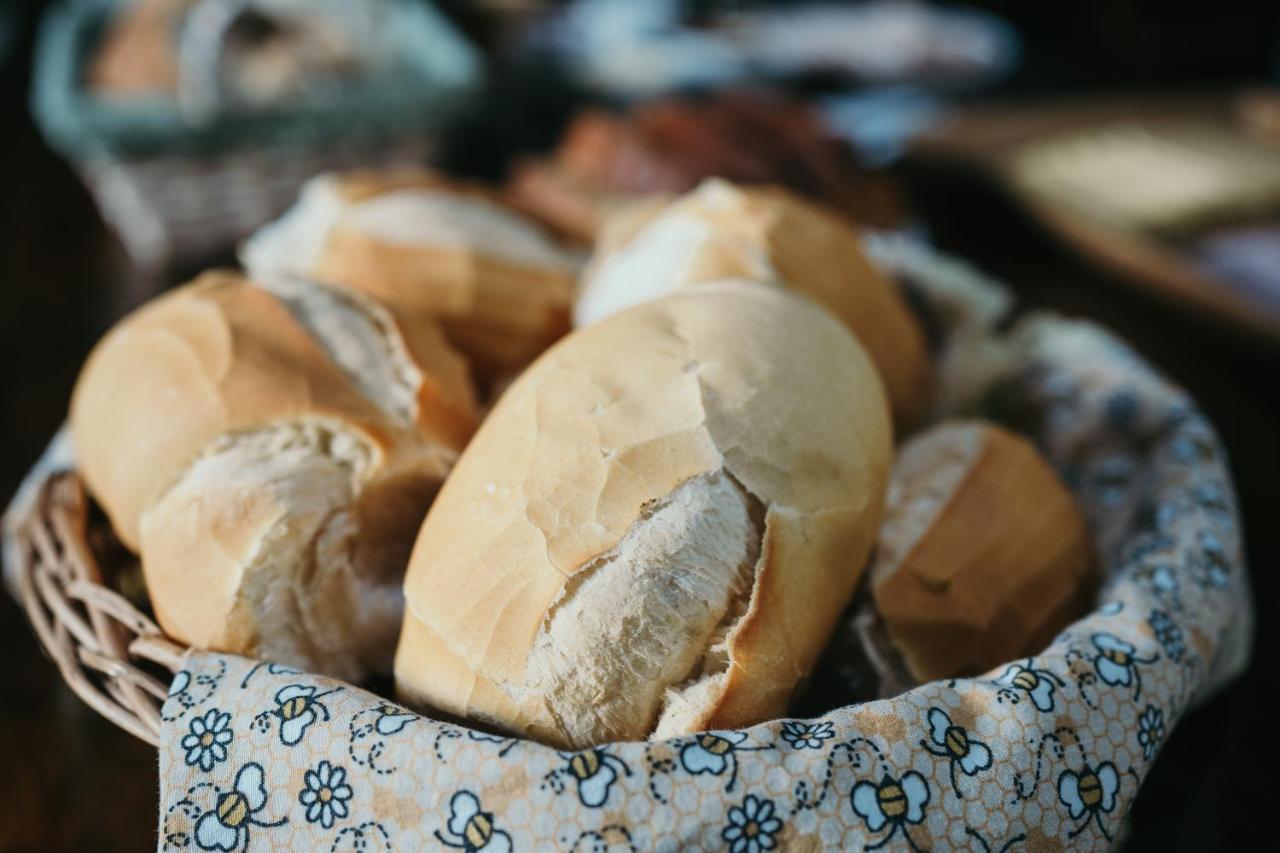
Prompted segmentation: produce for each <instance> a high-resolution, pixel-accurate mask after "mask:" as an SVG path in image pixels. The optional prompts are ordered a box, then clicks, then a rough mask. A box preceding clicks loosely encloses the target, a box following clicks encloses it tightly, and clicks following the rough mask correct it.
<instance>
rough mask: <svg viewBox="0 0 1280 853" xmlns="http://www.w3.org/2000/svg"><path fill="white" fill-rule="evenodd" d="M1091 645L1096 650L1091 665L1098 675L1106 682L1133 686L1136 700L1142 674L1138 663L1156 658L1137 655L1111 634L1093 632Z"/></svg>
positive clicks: (1152, 660)
mask: <svg viewBox="0 0 1280 853" xmlns="http://www.w3.org/2000/svg"><path fill="white" fill-rule="evenodd" d="M1093 645H1094V647H1095V648H1097V650H1098V654H1097V655H1096V656H1094V659H1093V666H1094V669H1096V670H1097V671H1098V677H1099V678H1101V679H1102V680H1103V682H1105V683H1106V684H1110V685H1113V686H1114V685H1123V686H1125V687H1128V686H1129V685H1131V684H1132V685H1133V686H1134V690H1133V698H1134V700H1135V701H1136V700H1137V699H1138V697H1139V696H1141V695H1142V674H1141V673H1139V672H1138V667H1137V665H1138V664H1148V663H1155V661H1156V658H1154V657H1151V658H1142V657H1138V655H1137V650H1136V649H1134V647H1133V646H1132V645H1131V644H1130V643H1126V642H1125V641H1124V640H1121V639H1120V638H1119V637H1117V636H1115V635H1113V634H1103V633H1099V634H1094V635H1093Z"/></svg>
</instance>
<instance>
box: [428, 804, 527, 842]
mask: <svg viewBox="0 0 1280 853" xmlns="http://www.w3.org/2000/svg"><path fill="white" fill-rule="evenodd" d="M447 830H448V831H447V832H446V833H441V832H440V830H438V829H437V830H436V831H435V836H436V838H438V839H439V840H440V843H441V844H444V845H445V846H446V847H453V848H455V849H458V850H462V851H464V853H477V851H480V850H484V851H487V853H510V851H511V836H510V835H508V834H507V833H505V832H503V831H502V830H500V829H496V828H495V827H494V825H493V812H486V811H483V810H482V809H481V808H480V800H479V798H477V797H476V795H475V794H473V793H471V792H470V791H459V792H458V793H456V794H454V795H453V797H452V798H450V800H449V821H448V823H447Z"/></svg>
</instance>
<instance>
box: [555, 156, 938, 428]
mask: <svg viewBox="0 0 1280 853" xmlns="http://www.w3.org/2000/svg"><path fill="white" fill-rule="evenodd" d="M735 277H741V278H749V279H753V280H756V281H760V282H765V283H770V284H775V285H781V286H785V287H789V288H792V289H794V290H796V291H798V292H800V293H803V294H805V295H806V296H808V297H810V298H812V299H814V300H816V301H817V302H818V303H819V304H821V305H822V306H823V307H825V308H827V309H828V310H829V311H831V312H832V313H834V314H835V315H836V317H838V318H839V319H840V320H841V321H842V322H843V323H844V324H845V325H846V326H848V327H849V329H851V330H852V331H853V333H854V334H855V335H857V337H858V339H859V340H860V341H861V342H862V345H863V346H864V347H865V348H866V350H867V352H868V353H869V354H870V355H871V358H872V360H873V361H874V362H875V364H876V367H877V368H878V369H879V370H880V374H881V376H882V378H883V380H884V383H885V387H886V389H887V391H888V394H889V399H890V402H891V404H892V406H893V413H894V416H895V417H896V418H897V419H898V420H899V422H900V423H904V424H907V423H911V422H912V421H913V420H914V419H915V418H916V417H917V415H918V414H919V412H920V410H921V407H922V405H923V404H924V402H925V398H926V395H927V392H928V386H929V363H928V354H927V352H926V348H925V339H924V334H923V332H922V330H921V329H920V327H919V324H918V323H917V322H916V320H915V318H914V317H913V316H912V315H911V312H910V310H909V309H908V308H907V306H906V304H905V302H904V301H903V300H902V298H901V297H900V296H899V294H898V293H897V292H896V291H895V289H894V287H893V285H892V284H891V283H890V282H889V281H888V280H887V279H885V278H884V277H883V276H882V275H881V274H880V273H879V272H877V271H876V269H875V268H874V267H873V266H872V265H871V264H870V263H869V262H868V261H867V259H866V257H865V255H864V254H863V252H862V248H861V245H860V241H859V238H858V234H857V232H856V231H855V230H854V229H853V227H852V226H850V225H848V224H847V223H845V222H844V221H842V220H841V219H840V218H839V217H837V216H836V215H835V214H832V213H828V212H826V211H824V210H822V209H821V208H819V207H817V206H816V205H814V204H812V203H809V202H806V201H803V200H801V199H800V198H798V197H797V196H794V195H792V194H790V193H789V192H787V191H785V190H781V189H772V188H764V189H743V188H740V187H736V186H734V185H732V184H729V183H726V182H725V181H721V180H710V181H705V182H704V183H702V184H701V185H700V186H699V187H698V188H697V189H696V190H694V191H693V192H691V193H689V194H687V195H684V196H681V197H680V198H678V199H676V200H674V201H671V202H670V203H668V204H659V203H655V202H654V201H652V200H647V201H643V202H639V206H638V207H634V208H630V209H626V210H623V211H620V212H619V213H617V214H615V215H614V216H613V217H612V218H611V219H610V220H609V222H608V224H607V225H606V226H605V229H604V232H603V233H602V235H601V239H600V242H599V244H598V245H597V248H596V252H595V254H594V256H593V258H592V260H591V263H590V264H589V265H588V268H587V270H586V272H585V273H584V276H583V281H582V286H581V289H580V291H579V294H578V297H577V301H576V304H575V306H574V325H577V326H583V325H587V324H589V323H594V322H596V321H597V320H600V319H602V318H604V317H607V316H609V315H610V314H613V313H615V312H617V311H619V310H621V309H623V308H626V307H628V306H631V305H635V304H638V303H640V302H643V301H645V300H648V299H653V298H655V297H658V296H662V295H664V294H667V293H671V292H673V291H675V290H678V289H680V288H683V287H687V286H691V285H697V284H701V283H704V282H708V281H716V280H719V279H722V278H735Z"/></svg>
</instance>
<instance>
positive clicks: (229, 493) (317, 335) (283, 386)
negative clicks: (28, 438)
mask: <svg viewBox="0 0 1280 853" xmlns="http://www.w3.org/2000/svg"><path fill="white" fill-rule="evenodd" d="M280 287H281V289H282V290H283V291H284V292H286V293H287V296H286V298H285V299H284V300H281V299H277V298H276V297H274V296H272V295H270V294H269V293H267V292H266V291H265V290H262V289H259V288H257V287H254V286H253V285H251V284H250V283H249V282H248V281H246V280H245V279H243V278H242V277H240V276H239V275H237V274H234V273H225V272H217V273H207V274H205V275H204V276H202V277H201V278H200V279H198V280H197V281H196V282H194V283H192V284H190V285H187V286H186V287H183V288H181V289H179V290H177V291H176V292H173V293H171V294H169V295H166V296H163V297H161V298H159V299H157V300H155V301H154V302H152V303H150V304H149V305H147V306H144V307H143V308H142V309H140V310H139V311H137V312H135V313H134V314H133V315H131V316H129V317H127V318H126V319H125V320H123V321H122V322H121V323H120V324H119V325H117V326H116V327H115V328H114V329H113V330H112V331H111V332H109V333H108V334H107V336H106V337H105V338H103V340H102V341H101V342H100V343H99V344H98V345H97V347H96V348H95V349H94V351H93V353H92V354H91V356H90V357H89V360H88V362H87V363H86V365H85V367H84V370H83V371H82V373H81V376H80V379H79V381H78V383H77V385H76V389H75V394H74V396H73V398H72V404H71V429H72V435H73V441H74V444H75V447H76V455H77V460H78V464H79V468H80V471H81V472H82V473H83V475H84V477H85V480H86V482H87V483H88V486H89V488H90V490H91V491H92V492H93V494H94V496H95V497H96V498H97V499H98V501H99V502H100V503H101V504H102V506H103V508H104V509H105V510H106V512H107V514H108V516H109V517H110V519H111V521H112V524H113V525H114V527H115V529H116V531H117V532H118V534H119V535H120V538H121V539H122V540H123V541H124V542H125V543H126V544H127V545H129V546H130V547H132V548H134V549H135V550H139V551H140V553H141V556H142V564H143V571H144V573H145V575H146V579H147V584H148V589H149V592H150V595H151V599H152V603H153V605H154V607H155V611H156V615H157V617H158V619H159V620H160V624H161V625H162V626H163V627H164V629H165V630H166V631H167V632H168V633H169V634H170V635H172V636H174V637H175V638H177V639H179V640H183V641H185V642H187V643H190V644H192V645H195V646H199V647H202V648H212V649H218V650H223V651H231V652H237V653H240V654H246V655H254V656H261V657H266V658H270V659H272V660H278V661H283V662H288V663H293V664H297V665H300V666H304V667H307V668H309V669H313V670H317V671H321V672H326V673H330V674H333V675H337V676H339V677H342V678H348V679H355V678H359V677H360V676H361V675H362V674H363V673H364V672H365V671H366V670H367V669H370V668H373V669H382V670H385V669H386V668H388V664H389V663H390V657H391V650H392V647H393V645H394V641H395V633H396V625H397V623H398V614H399V611H400V600H401V597H400V594H399V585H400V577H401V572H402V570H403V566H404V564H405V562H406V559H407V555H408V551H409V548H410V545H411V543H412V538H413V535H414V532H415V530H416V528H417V525H418V524H419V523H420V521H421V518H422V516H423V514H424V513H425V510H426V507H427V505H428V503H429V502H430V499H431V497H432V496H433V495H434V493H435V491H436V489H437V488H438V487H439V483H440V482H441V480H443V478H444V476H445V474H446V473H447V472H448V470H449V468H450V466H451V464H452V462H453V460H454V459H455V458H456V455H457V453H458V451H460V450H461V448H462V446H463V444H464V442H465V441H466V439H467V437H468V436H469V435H470V433H471V431H472V430H473V428H474V423H475V418H476V415H475V402H474V400H473V398H472V392H471V389H470V384H469V381H468V377H467V373H466V368H465V365H464V364H463V363H462V361H461V357H460V356H459V355H457V353H454V352H453V351H452V350H450V349H449V347H448V345H447V343H446V342H445V340H444V338H443V334H442V333H441V332H440V331H439V329H438V328H435V327H434V326H432V325H430V324H422V323H416V324H413V325H412V326H407V325H406V326H401V325H400V324H399V323H398V322H397V321H396V320H395V318H394V317H392V315H391V314H390V313H389V312H388V311H386V310H385V309H382V308H380V307H379V306H376V305H374V304H373V303H372V302H371V301H369V300H367V299H363V298H359V297H355V298H353V297H352V296H351V295H350V294H344V293H342V292H332V291H328V290H326V289H324V288H320V287H316V286H312V285H306V284H302V283H296V282H295V283H291V284H281V285H280ZM362 391H363V392H364V393H362Z"/></svg>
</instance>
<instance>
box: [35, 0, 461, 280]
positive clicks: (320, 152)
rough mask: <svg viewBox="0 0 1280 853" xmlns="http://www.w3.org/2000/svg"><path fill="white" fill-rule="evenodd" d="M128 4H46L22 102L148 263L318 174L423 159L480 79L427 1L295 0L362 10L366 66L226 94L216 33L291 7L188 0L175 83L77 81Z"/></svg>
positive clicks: (180, 254)
mask: <svg viewBox="0 0 1280 853" xmlns="http://www.w3.org/2000/svg"><path fill="white" fill-rule="evenodd" d="M126 5H127V3H126V2H122V1H121V0H72V2H69V3H66V4H64V5H59V6H55V7H54V8H52V9H51V10H50V11H49V12H48V13H47V16H46V18H45V20H44V21H43V23H42V26H41V29H40V33H39V38H38V42H37V46H36V59H35V69H34V75H33V88H32V111H33V113H34V115H35V117H36V120H37V122H38V124H39V126H40V128H41V130H42V132H43V133H44V135H45V137H46V138H47V140H48V142H49V144H50V145H51V146H52V147H53V148H55V149H56V150H58V151H59V152H60V153H62V154H64V155H65V156H66V157H68V158H69V159H70V160H71V162H72V164H73V165H74V167H75V168H76V170H77V171H78V172H79V173H80V175H81V176H82V177H83V179H84V180H85V182H86V183H87V184H88V186H89V188H90V190H91V192H92V194H93V196H94V198H95V200H96V202H97V204H98V206H99V208H100V209H101V211H102V214H103V217H104V218H105V219H106V221H107V222H108V223H109V224H110V225H111V226H112V228H113V229H114V230H115V231H116V232H117V233H118V234H119V236H120V238H121V240H122V242H123V243H124V245H125V248H126V250H127V252H128V254H129V256H130V257H131V259H132V260H133V261H134V262H135V263H137V264H139V265H140V266H144V267H148V268H153V269H154V268H158V267H163V266H164V265H166V264H170V263H174V262H182V261H189V260H193V259H198V258H200V257H202V256H207V255H208V254H210V253H212V252H216V251H218V250H221V249H225V248H227V247H228V246H230V245H231V244H232V243H234V242H235V241H236V240H238V239H239V238H241V237H243V236H244V235H245V234H247V233H249V232H250V231H252V230H253V229H254V228H256V227H258V226H259V225H261V224H263V223H264V222H267V221H269V220H270V219H272V218H274V217H275V216H277V215H279V214H280V213H281V212H282V211H283V210H284V209H285V208H286V207H288V205H289V204H290V203H291V202H292V201H293V200H294V198H295V197H296V195H297V191H298V187H299V186H300V185H301V183H302V182H303V181H304V180H305V179H306V178H308V177H310V176H311V175H314V174H315V173H317V172H320V171H324V170H326V169H339V168H344V167H351V166H354V165H357V164H358V165H384V166H394V165H397V164H401V163H421V162H422V161H423V160H424V159H425V158H426V157H427V156H429V155H430V153H431V151H432V147H433V145H432V142H433V139H434V137H435V136H436V135H437V134H438V133H439V132H440V131H441V130H443V129H444V128H446V127H447V126H448V125H449V124H450V123H452V122H453V121H454V120H455V119H456V118H457V117H458V115H459V114H460V113H461V112H462V110H463V109H464V108H465V107H466V105H467V103H468V101H470V100H471V96H472V95H474V94H475V92H476V91H477V90H478V88H479V85H480V82H481V76H482V66H481V60H480V57H479V55H478V54H477V52H476V51H475V50H474V48H473V47H472V46H471V45H470V44H469V43H468V42H467V41H465V40H464V38H463V37H462V35H461V34H460V33H459V32H458V31H457V30H456V29H455V28H454V27H453V26H452V25H451V24H450V23H449V22H448V21H447V20H446V19H445V18H444V17H442V16H441V15H440V13H438V12H437V11H436V10H435V9H434V8H433V7H432V6H431V5H430V4H429V3H426V2H418V0H377V2H374V0H365V2H362V3H340V2H336V0H329V2H326V3H320V4H310V5H309V6H308V9H314V10H316V15H319V13H320V12H321V11H324V10H328V11H329V12H332V13H334V14H335V15H341V14H351V13H350V10H351V9H356V10H357V11H358V13H359V14H361V15H363V16H364V19H365V20H364V21H363V23H365V24H366V25H367V26H366V27H365V30H366V31H365V32H362V33H361V36H362V39H361V42H360V44H359V48H360V50H361V51H362V53H363V56H364V58H366V59H368V60H369V67H368V68H367V69H363V73H361V74H360V75H358V76H355V77H353V78H352V79H350V80H347V81H344V82H343V83H342V84H341V85H332V84H330V85H317V86H314V87H312V88H309V89H305V90H304V91H302V92H300V93H296V94H290V96H289V97H287V98H283V99H280V100H277V101H275V102H272V103H266V104H250V105H246V104H237V103H232V102H228V101H227V100H226V99H225V98H224V95H225V93H224V92H223V91H221V87H220V74H221V73H222V72H223V71H224V69H223V68H222V58H223V56H224V55H225V48H226V44H227V43H226V38H227V34H228V33H229V32H230V31H231V30H232V28H233V27H234V26H236V25H237V22H238V21H239V20H241V19H242V18H243V16H245V15H250V14H251V15H255V16H257V17H259V18H262V17H263V16H265V15H267V14H278V13H279V11H280V10H281V9H288V8H289V7H290V6H291V5H292V6H293V7H294V11H295V12H296V13H297V14H298V16H299V19H301V16H302V13H301V12H300V11H298V10H299V8H300V5H301V4H299V3H298V2H297V0H293V2H292V3H291V2H289V0H275V2H270V3H268V2H264V0H193V2H190V3H187V4H185V5H186V8H185V10H184V12H183V20H182V25H181V27H180V31H179V32H177V33H175V34H174V50H175V64H176V69H175V72H176V77H177V82H176V90H175V91H174V92H172V93H165V92H154V93H152V92H145V93H129V94H127V95H126V94H122V93H116V94H111V93H108V94H103V93H102V92H100V91H95V90H94V89H93V88H92V87H91V86H89V85H88V84H87V82H86V68H87V67H88V64H89V62H90V60H91V59H92V58H93V57H94V55H95V52H96V51H97V49H98V47H99V45H100V44H101V42H102V39H103V37H104V34H106V32H107V31H108V27H109V25H110V23H111V22H112V16H114V15H117V14H120V13H121V11H122V10H123V9H124V8H125V7H126ZM343 10H347V11H346V12H343ZM309 17H310V16H309Z"/></svg>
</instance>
